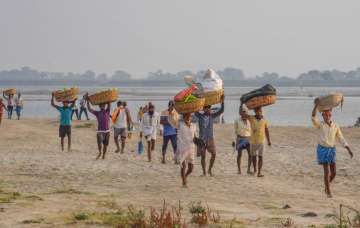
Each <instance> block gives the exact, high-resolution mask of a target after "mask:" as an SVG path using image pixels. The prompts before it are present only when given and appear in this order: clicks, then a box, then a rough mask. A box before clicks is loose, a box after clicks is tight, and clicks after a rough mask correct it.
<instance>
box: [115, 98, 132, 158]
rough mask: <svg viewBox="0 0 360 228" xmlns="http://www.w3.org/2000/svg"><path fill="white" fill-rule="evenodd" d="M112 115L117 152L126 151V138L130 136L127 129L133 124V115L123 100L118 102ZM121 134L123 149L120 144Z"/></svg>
mask: <svg viewBox="0 0 360 228" xmlns="http://www.w3.org/2000/svg"><path fill="white" fill-rule="evenodd" d="M111 116H112V121H113V124H114V141H115V145H116V151H115V153H119V152H120V153H121V154H123V153H124V149H125V144H126V138H127V136H128V134H127V130H128V126H130V124H131V117H130V112H129V110H128V109H127V108H126V107H124V104H123V102H122V101H118V102H117V108H116V109H115V110H114V112H113V114H112V115H111ZM119 136H120V140H121V149H120V145H119Z"/></svg>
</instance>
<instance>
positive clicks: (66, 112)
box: [51, 93, 76, 151]
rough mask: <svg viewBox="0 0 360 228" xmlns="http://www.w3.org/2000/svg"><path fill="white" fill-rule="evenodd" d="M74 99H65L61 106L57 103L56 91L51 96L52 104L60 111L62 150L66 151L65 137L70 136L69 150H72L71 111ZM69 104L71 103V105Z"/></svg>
mask: <svg viewBox="0 0 360 228" xmlns="http://www.w3.org/2000/svg"><path fill="white" fill-rule="evenodd" d="M75 102H76V99H75V100H74V101H71V102H68V101H64V102H63V106H62V107H60V106H58V105H56V104H55V101H54V93H52V96H51V106H53V107H54V108H56V109H57V110H58V111H59V112H60V127H59V137H60V139H61V151H64V138H65V136H67V138H68V151H71V113H72V108H73V106H74V103H75ZM69 104H71V105H70V106H69Z"/></svg>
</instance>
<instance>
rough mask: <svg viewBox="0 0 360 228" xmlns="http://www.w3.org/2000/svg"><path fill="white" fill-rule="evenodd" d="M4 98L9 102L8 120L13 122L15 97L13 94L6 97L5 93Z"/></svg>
mask: <svg viewBox="0 0 360 228" xmlns="http://www.w3.org/2000/svg"><path fill="white" fill-rule="evenodd" d="M3 97H4V99H5V100H6V101H7V112H8V119H9V120H11V119H12V114H13V111H14V105H15V102H14V95H13V94H9V95H6V94H5V93H3Z"/></svg>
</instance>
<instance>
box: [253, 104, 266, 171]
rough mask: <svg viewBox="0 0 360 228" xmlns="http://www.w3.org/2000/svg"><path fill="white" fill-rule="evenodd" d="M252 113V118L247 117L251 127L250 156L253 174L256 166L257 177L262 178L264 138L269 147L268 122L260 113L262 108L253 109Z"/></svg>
mask: <svg viewBox="0 0 360 228" xmlns="http://www.w3.org/2000/svg"><path fill="white" fill-rule="evenodd" d="M254 112H255V115H254V116H248V119H249V121H250V125H251V137H250V154H251V157H252V162H253V166H254V173H256V166H257V176H258V177H263V176H264V175H263V174H262V173H261V169H262V166H263V154H264V152H265V138H266V140H267V143H268V146H271V141H270V133H269V128H268V122H267V121H266V120H265V119H264V116H263V113H262V108H261V107H257V108H255V109H254ZM256 163H257V164H256Z"/></svg>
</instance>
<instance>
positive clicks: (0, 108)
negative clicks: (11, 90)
mask: <svg viewBox="0 0 360 228" xmlns="http://www.w3.org/2000/svg"><path fill="white" fill-rule="evenodd" d="M4 109H5V110H6V111H7V108H6V106H5V104H4V103H3V99H2V98H1V97H0V125H1V122H2V116H3V112H4V111H3V110H4Z"/></svg>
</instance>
